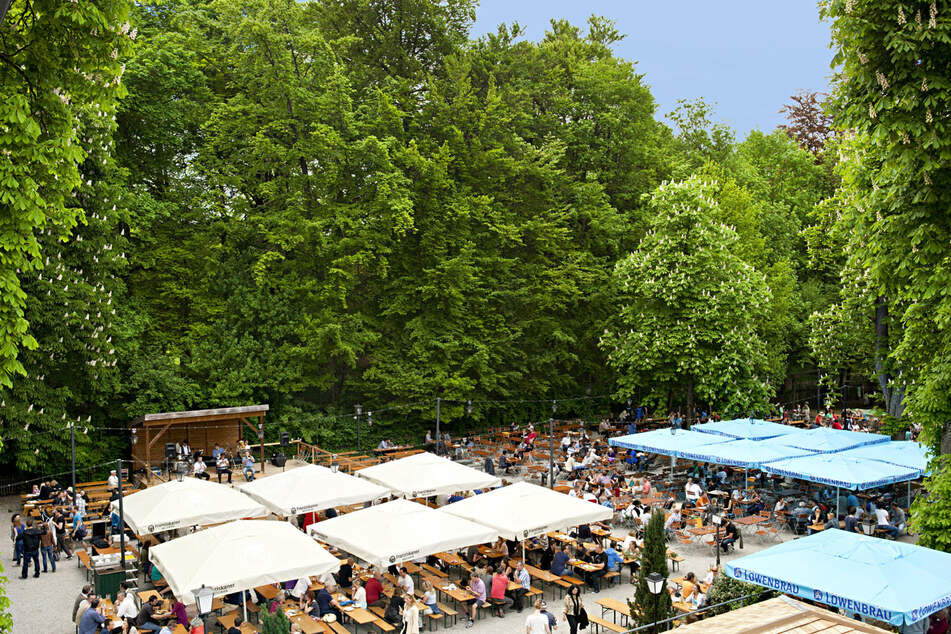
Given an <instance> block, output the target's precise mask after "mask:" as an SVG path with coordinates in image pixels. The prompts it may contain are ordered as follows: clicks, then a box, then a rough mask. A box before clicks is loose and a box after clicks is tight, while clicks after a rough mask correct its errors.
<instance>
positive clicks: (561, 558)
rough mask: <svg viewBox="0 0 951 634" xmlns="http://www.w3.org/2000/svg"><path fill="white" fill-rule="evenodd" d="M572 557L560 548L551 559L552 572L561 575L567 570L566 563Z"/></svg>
mask: <svg viewBox="0 0 951 634" xmlns="http://www.w3.org/2000/svg"><path fill="white" fill-rule="evenodd" d="M569 559H571V557H570V556H569V555H568V553H566V552H564V551H561V550H559V551H558V552H557V553H555V556H554V557H553V558H552V560H551V574H553V575H559V576H561V575H562V574H564V572H565V565H566V564H567V563H568V560H569Z"/></svg>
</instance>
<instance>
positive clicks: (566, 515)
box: [439, 482, 614, 540]
mask: <svg viewBox="0 0 951 634" xmlns="http://www.w3.org/2000/svg"><path fill="white" fill-rule="evenodd" d="M439 512H440V513H447V514H450V515H455V516H456V517H461V518H464V519H467V520H471V521H473V522H478V523H479V524H484V525H486V526H489V527H490V528H492V529H493V530H495V531H496V532H498V534H499V535H501V536H502V537H504V538H506V539H511V540H525V539H529V538H531V537H536V536H538V535H542V534H543V533H548V532H551V531H557V530H562V529H565V528H569V527H572V526H578V525H579V524H589V523H591V522H601V521H606V520H610V519H611V517H612V516H613V515H614V511H612V510H611V509H609V508H608V507H606V506H602V505H601V504H595V503H593V502H588V501H586V500H583V499H581V498H576V497H572V496H570V495H565V494H564V493H558V492H557V491H552V490H551V489H547V488H545V487H540V486H538V485H536V484H530V483H528V482H516V483H515V484H510V485H508V486H504V487H502V488H501V489H495V490H494V491H490V492H488V493H483V494H482V495H474V496H472V497H470V498H466V499H465V500H461V501H459V502H455V503H453V504H449V505H448V506H444V507H442V508H441V509H439Z"/></svg>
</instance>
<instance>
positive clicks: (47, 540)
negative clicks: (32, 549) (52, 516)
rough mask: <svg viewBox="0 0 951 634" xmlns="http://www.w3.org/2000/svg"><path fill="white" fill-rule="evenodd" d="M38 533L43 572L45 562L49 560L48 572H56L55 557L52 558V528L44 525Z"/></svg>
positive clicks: (45, 569)
mask: <svg viewBox="0 0 951 634" xmlns="http://www.w3.org/2000/svg"><path fill="white" fill-rule="evenodd" d="M37 530H42V531H43V532H42V533H41V534H40V553H42V555H43V572H46V571H47V567H46V562H47V561H49V570H50V572H56V559H54V558H53V529H52V528H50V527H49V525H44V526H43V528H42V529H37Z"/></svg>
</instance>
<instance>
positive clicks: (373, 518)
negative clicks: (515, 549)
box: [307, 500, 498, 568]
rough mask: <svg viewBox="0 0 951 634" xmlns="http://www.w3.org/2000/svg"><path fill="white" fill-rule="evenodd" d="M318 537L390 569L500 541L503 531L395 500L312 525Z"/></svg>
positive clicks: (407, 501)
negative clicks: (436, 554) (429, 557)
mask: <svg viewBox="0 0 951 634" xmlns="http://www.w3.org/2000/svg"><path fill="white" fill-rule="evenodd" d="M307 530H308V532H309V533H310V534H311V535H312V536H313V537H316V538H317V539H320V540H322V541H324V542H326V543H328V544H332V545H333V546H336V547H337V548H340V549H342V550H345V551H347V552H348V553H351V554H352V555H354V556H355V557H359V558H360V559H362V560H363V561H365V562H367V563H369V564H372V565H374V566H378V567H380V568H386V567H387V566H389V565H390V564H395V563H399V562H401V561H410V560H413V559H417V558H419V557H425V556H427V555H431V554H433V553H438V552H442V551H444V550H449V549H454V548H463V547H466V546H471V545H472V544H482V543H484V542H489V541H492V540H494V539H495V538H496V537H497V536H498V532H497V531H495V530H493V529H491V528H488V527H486V526H483V525H481V524H476V523H475V522H470V521H469V520H465V519H462V518H459V517H456V516H455V515H450V514H449V513H442V512H440V511H437V510H436V509H432V508H430V507H428V506H425V505H423V504H418V503H416V502H411V501H409V500H393V501H392V502H387V503H385V504H379V505H377V506H371V507H370V508H366V509H363V510H360V511H354V512H353V513H347V514H346V515H340V516H338V517H335V518H333V519H329V520H324V521H323V522H318V523H316V524H311V525H310V526H308V527H307Z"/></svg>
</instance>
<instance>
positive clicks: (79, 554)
mask: <svg viewBox="0 0 951 634" xmlns="http://www.w3.org/2000/svg"><path fill="white" fill-rule="evenodd" d="M73 554H74V555H76V565H77V566H84V567H85V568H86V581H89V576H90V575H91V574H92V560H90V559H89V553H87V552H86V551H85V550H77V551H76V552H74V553H73Z"/></svg>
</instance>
